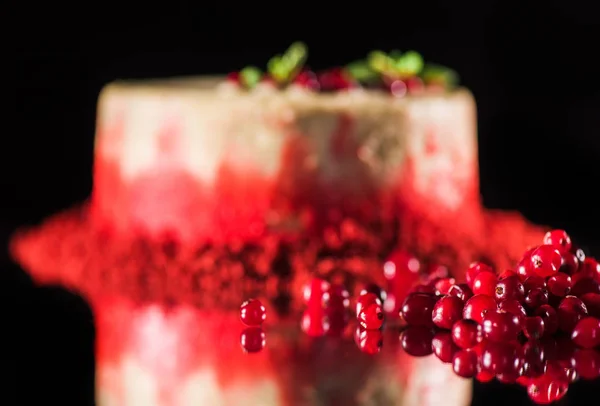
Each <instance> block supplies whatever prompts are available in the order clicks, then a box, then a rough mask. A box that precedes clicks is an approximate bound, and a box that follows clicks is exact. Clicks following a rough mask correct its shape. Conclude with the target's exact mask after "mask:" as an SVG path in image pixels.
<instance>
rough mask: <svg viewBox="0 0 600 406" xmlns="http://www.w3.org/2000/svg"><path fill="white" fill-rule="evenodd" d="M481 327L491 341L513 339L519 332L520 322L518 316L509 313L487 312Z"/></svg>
mask: <svg viewBox="0 0 600 406" xmlns="http://www.w3.org/2000/svg"><path fill="white" fill-rule="evenodd" d="M481 328H482V330H483V333H484V334H485V337H486V338H487V339H489V340H491V341H501V342H504V341H513V340H516V339H517V337H518V335H519V333H520V332H521V322H520V320H519V317H517V316H515V315H514V314H511V313H504V312H487V313H486V314H485V316H484V317H483V323H482V324H481Z"/></svg>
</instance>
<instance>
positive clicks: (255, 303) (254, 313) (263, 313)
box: [240, 299, 267, 327]
mask: <svg viewBox="0 0 600 406" xmlns="http://www.w3.org/2000/svg"><path fill="white" fill-rule="evenodd" d="M240 319H241V320H242V323H244V324H245V325H247V326H250V327H254V326H260V325H261V324H262V323H263V322H264V321H265V320H266V319H267V310H266V309H265V307H264V306H263V304H262V303H261V302H260V300H257V299H249V300H246V301H245V302H244V303H242V306H241V307H240Z"/></svg>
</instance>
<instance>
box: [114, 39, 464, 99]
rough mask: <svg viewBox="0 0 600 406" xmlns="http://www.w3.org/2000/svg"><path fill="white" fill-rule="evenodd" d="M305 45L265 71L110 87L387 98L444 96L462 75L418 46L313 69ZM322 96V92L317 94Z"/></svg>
mask: <svg viewBox="0 0 600 406" xmlns="http://www.w3.org/2000/svg"><path fill="white" fill-rule="evenodd" d="M307 57H308V50H307V48H306V46H305V45H304V44H303V43H301V42H297V43H294V44H292V45H291V46H290V47H289V48H288V49H287V50H286V52H284V53H283V54H281V55H276V56H274V57H273V58H271V59H270V60H269V62H268V64H267V68H266V69H265V71H263V70H261V69H259V68H257V67H254V66H248V67H246V68H244V69H242V70H240V71H238V72H232V73H230V74H229V75H227V76H222V75H221V76H219V75H209V76H197V77H177V78H168V79H153V80H127V81H117V82H115V83H113V84H111V85H109V86H108V88H107V90H110V91H112V92H114V91H115V90H124V91H127V92H130V93H131V92H134V93H136V94H138V92H144V91H148V90H149V91H150V92H149V93H152V94H154V95H157V94H158V95H160V94H164V95H169V94H172V93H173V92H177V93H179V94H182V93H183V94H185V93H187V92H189V93H190V94H193V95H194V97H198V96H200V97H201V95H207V94H209V95H210V97H214V96H215V94H217V95H218V96H222V97H227V96H231V95H234V96H235V98H237V99H240V98H242V99H246V98H249V99H252V100H255V99H256V98H265V97H267V98H272V96H275V95H276V97H277V98H281V96H284V97H283V98H284V99H285V98H292V99H298V98H302V99H305V100H306V99H308V98H311V96H313V97H312V98H313V99H321V100H327V101H328V102H331V101H334V100H338V99H347V98H349V96H350V97H351V98H359V99H364V98H365V97H367V98H369V99H371V100H373V99H381V100H382V101H385V102H388V103H389V101H390V96H391V98H392V99H393V100H403V99H406V98H407V97H410V98H431V97H434V98H438V99H439V98H444V97H448V96H449V95H452V94H454V93H455V92H453V90H454V89H455V88H456V86H457V82H458V76H457V75H456V73H455V72H454V71H452V70H451V69H448V68H445V67H442V66H440V65H433V64H427V63H425V62H424V60H423V58H422V57H421V55H420V54H418V53H417V52H415V51H408V52H403V53H402V52H399V51H391V52H389V53H385V52H382V51H373V52H371V53H369V55H368V56H367V57H366V58H365V59H363V60H359V61H355V62H353V63H350V64H348V65H346V66H342V67H335V68H332V69H327V70H324V71H320V72H314V71H312V70H310V69H309V68H308V67H307V66H305V62H306V60H307ZM314 96H318V97H314Z"/></svg>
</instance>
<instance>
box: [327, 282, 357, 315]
mask: <svg viewBox="0 0 600 406" xmlns="http://www.w3.org/2000/svg"><path fill="white" fill-rule="evenodd" d="M321 300H322V306H323V307H326V308H332V309H338V310H344V309H347V308H348V306H349V305H350V294H349V293H348V290H346V288H345V287H344V286H343V285H339V284H334V285H331V286H330V287H329V289H328V290H327V291H326V292H323V296H322V298H321Z"/></svg>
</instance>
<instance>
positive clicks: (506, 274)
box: [498, 269, 519, 281]
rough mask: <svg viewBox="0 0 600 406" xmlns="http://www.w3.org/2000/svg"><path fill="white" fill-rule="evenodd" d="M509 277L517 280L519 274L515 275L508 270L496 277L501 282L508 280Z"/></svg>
mask: <svg viewBox="0 0 600 406" xmlns="http://www.w3.org/2000/svg"><path fill="white" fill-rule="evenodd" d="M511 276H516V277H517V278H518V277H519V274H518V273H516V272H515V271H512V270H510V269H507V270H506V271H504V272H502V273H501V274H500V275H498V280H499V281H502V280H504V279H506V278H510V277H511Z"/></svg>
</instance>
